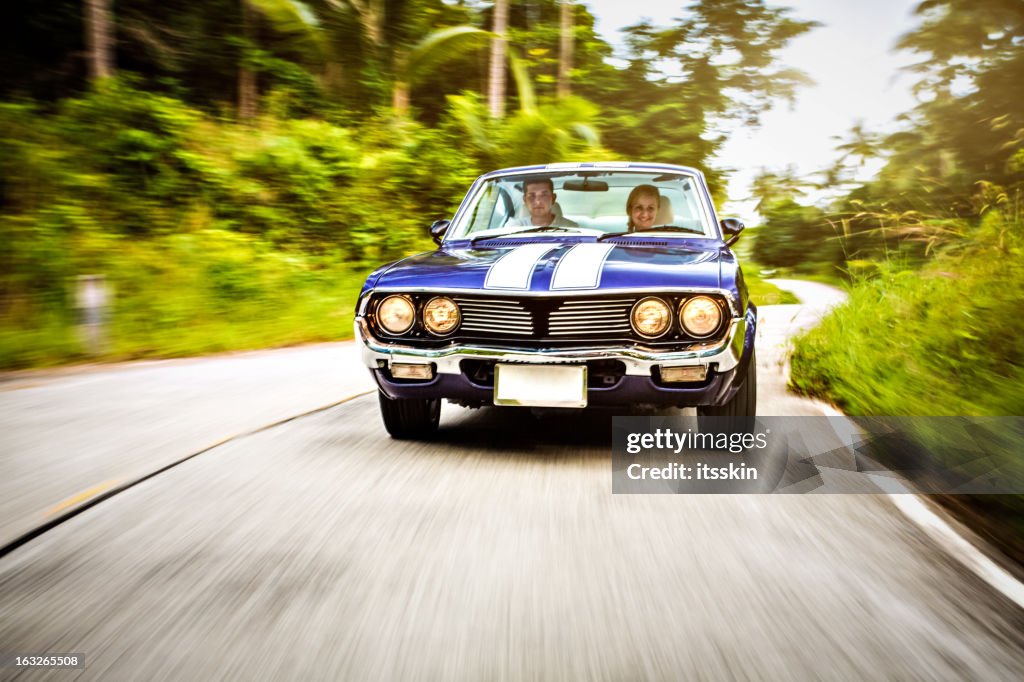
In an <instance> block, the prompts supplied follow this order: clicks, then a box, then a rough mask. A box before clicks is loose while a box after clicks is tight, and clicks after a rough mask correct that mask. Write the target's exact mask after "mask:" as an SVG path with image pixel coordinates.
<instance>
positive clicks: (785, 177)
mask: <svg viewBox="0 0 1024 682" xmlns="http://www.w3.org/2000/svg"><path fill="white" fill-rule="evenodd" d="M805 186H806V183H805V182H804V181H803V180H801V179H800V178H799V177H798V176H797V173H796V167H795V166H787V167H786V169H785V170H783V171H778V172H773V171H770V170H768V169H767V168H762V169H761V172H760V173H758V174H757V175H755V176H754V180H753V182H752V183H751V185H750V198H751V199H757V200H758V201H757V206H756V207H755V208H756V210H757V212H758V213H760V214H761V215H765V212H766V211H767V210H768V209H769V208H771V206H772V205H774V204H777V203H779V202H781V201H794V200H795V199H796V198H797V197H798V196H800V195H802V194H804V187H805Z"/></svg>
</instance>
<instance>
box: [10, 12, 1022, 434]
mask: <svg viewBox="0 0 1024 682" xmlns="http://www.w3.org/2000/svg"><path fill="white" fill-rule="evenodd" d="M844 4H845V3H838V2H826V1H825V0H821V1H820V2H810V1H809V0H801V2H799V3H798V9H793V8H787V7H784V6H781V5H779V6H776V5H768V4H766V3H765V2H762V1H761V0H749V1H746V0H714V1H711V0H708V1H704V0H701V1H698V2H694V3H691V4H686V5H683V4H674V3H651V4H650V5H649V6H646V7H645V6H644V5H643V4H641V5H640V6H631V9H630V12H631V14H630V15H627V16H628V17H632V19H631V20H632V21H633V22H634V23H633V24H632V25H629V26H624V27H623V26H621V25H619V24H621V22H622V21H623V19H622V17H623V15H622V14H621V12H622V10H621V8H618V9H613V8H612V6H611V5H609V4H608V3H603V2H594V3H586V2H556V1H555V0H530V1H529V2H518V1H512V0H501V1H500V2H497V3H482V2H475V1H464V2H463V1H458V2H451V1H442V0H311V1H309V2H298V1H296V0H213V1H211V2H203V3H189V2H167V1H166V0H165V1H162V2H153V1H151V0H122V1H120V2H116V3H115V2H112V0H55V1H54V2H47V3H9V4H8V5H7V6H6V7H5V9H4V13H5V19H4V21H3V22H2V28H0V30H2V31H3V33H4V35H3V39H2V40H0V100H2V103H0V368H4V369H11V368H25V367H36V366H43V365H52V364H61V363H68V362H78V361H81V360H84V359H97V358H98V359H104V360H112V359H130V358H140V357H169V356H182V355H190V354H198V353H206V352H212V351H220V350H229V349H241V348H260V347H269V346H279V345H289V344H295V343H300V342H308V341H318V340H334V339H339V338H345V337H347V336H349V335H350V333H351V332H350V326H351V315H352V304H353V301H354V297H355V294H356V291H357V288H358V285H359V283H360V281H361V279H362V277H363V276H364V275H365V274H366V272H368V271H369V270H371V269H373V268H374V267H375V266H377V265H379V264H380V263H382V262H385V261H387V260H390V259H394V258H397V257H399V256H402V255H404V254H406V253H410V252H413V251H416V250H422V249H426V248H430V247H431V244H430V242H429V240H428V239H427V236H426V234H427V233H426V226H427V225H429V224H430V222H431V221H433V220H434V219H436V218H440V217H445V216H450V215H451V214H452V212H453V211H454V209H455V207H456V206H457V205H458V202H459V200H460V199H461V197H462V195H463V193H464V192H465V190H466V188H467V187H468V185H469V183H470V182H471V181H472V179H473V178H474V177H475V176H476V175H478V174H479V173H481V172H484V171H487V170H491V169H493V168H497V167H502V166H509V165H515V164H526V163H546V162H554V161H571V160H579V159H637V160H649V161H663V162H670V163H682V164H687V165H691V166H695V167H698V168H700V169H701V170H703V171H704V173H705V174H706V175H707V177H708V179H709V181H710V183H711V186H712V188H713V191H714V193H715V196H716V200H717V201H718V202H719V204H720V205H721V204H723V203H725V202H726V201H727V200H731V201H732V203H731V204H730V206H733V207H738V208H739V210H740V211H741V212H742V213H743V217H744V218H745V219H746V220H747V222H748V224H750V225H751V226H752V227H754V229H752V230H750V232H748V235H747V236H745V238H744V239H743V240H741V242H740V244H741V248H742V250H744V251H745V252H746V253H745V254H744V255H746V256H747V258H748V259H751V260H750V265H748V267H747V268H746V273H747V275H748V276H749V277H750V278H751V280H752V281H753V284H754V286H755V291H756V293H757V295H758V297H762V298H759V299H758V300H760V301H761V302H779V301H784V300H786V299H784V298H782V296H783V294H781V292H778V291H777V290H773V289H772V288H771V287H770V286H769V285H762V284H761V283H760V282H759V281H758V278H757V273H758V271H759V270H761V269H765V270H768V271H769V272H781V273H783V274H792V273H795V274H797V275H800V276H804V277H809V278H816V279H819V280H822V281H826V282H830V283H834V284H843V285H846V286H848V287H849V288H850V299H849V303H848V304H847V305H846V306H844V307H842V308H840V309H838V310H837V311H836V312H835V313H833V315H832V316H831V317H829V318H827V319H826V320H825V323H824V325H823V326H822V327H821V328H820V329H819V330H817V331H815V332H812V333H811V334H810V335H809V336H806V337H804V338H802V339H801V340H799V341H798V342H797V344H796V345H797V347H796V355H795V357H794V360H793V370H794V377H793V382H794V384H795V386H797V387H798V388H799V389H801V390H803V391H806V392H810V393H813V394H816V395H820V396H823V397H826V398H828V399H831V400H833V401H834V402H836V403H838V404H839V405H840V406H842V407H844V408H846V409H847V410H848V411H851V412H852V413H858V414H859V413H865V414H871V413H876V414H877V413H880V414H1021V413H1022V412H1024V409H1022V408H1024V381H1021V379H1024V376H1022V372H1021V363H1022V349H1021V342H1020V339H1021V337H1022V333H1024V316H1021V315H1019V314H1017V312H1018V311H1019V310H1020V309H1021V306H1020V304H1021V297H1020V294H1019V291H1020V281H1021V276H1022V272H1024V271H1022V267H1024V266H1022V256H1021V250H1020V229H1021V186H1022V182H1024V111H1022V105H1021V99H1020V97H1019V84H1020V83H1021V82H1024V4H1022V3H1021V2H1020V1H1019V0H971V1H968V0H928V1H926V2H923V3H921V4H919V5H917V6H916V7H913V6H911V5H905V4H903V5H895V6H894V7H898V8H900V9H889V10H884V9H883V8H882V7H881V6H877V7H876V6H875V4H873V3H868V4H865V5H863V6H859V7H860V8H861V11H862V14H861V15H860V16H859V17H858V16H857V15H852V16H851V10H850V9H849V8H848V7H847V8H846V9H845V10H844V9H842V8H843V5H844ZM603 7H605V8H606V11H607V12H608V15H609V17H610V18H606V19H604V20H603V21H602V22H600V23H603V28H602V32H601V33H599V32H597V31H596V29H595V25H596V24H597V23H599V22H598V21H597V20H598V16H595V14H597V15H600V12H601V11H602V8H603ZM648 7H649V10H650V11H649V12H647V11H646V9H647V8H648ZM886 7H890V5H888V4H887V5H886ZM912 9H913V10H914V11H913V12H911V11H910V10H912ZM876 13H877V16H876ZM645 14H650V15H652V16H653V17H654V18H652V19H650V20H648V19H642V18H638V17H643V16H644V15H645ZM617 17H618V18H617ZM895 18H898V19H899V21H894V19H895ZM830 20H831V21H836V22H845V23H843V24H842V25H826V22H827V21H830ZM616 29H621V30H618V31H617V30H616ZM816 34H823V35H831V36H846V38H845V39H840V38H834V39H833V40H832V44H833V45H834V46H835V49H834V50H832V51H827V52H826V51H822V50H821V49H820V48H817V49H815V48H814V46H815V45H816V43H814V42H813V41H811V42H807V41H810V40H811V39H812V38H813V37H814V36H815V35H816ZM878 35H886V36H891V38H890V39H888V42H889V44H888V45H887V46H885V48H887V49H890V50H891V51H892V52H891V53H890V54H889V55H884V54H881V52H880V51H884V50H883V48H881V47H880V46H879V38H878ZM858 36H862V37H863V38H862V40H861V42H862V43H863V44H859V43H858ZM801 41H804V42H802V43H801ZM801 46H802V47H801ZM796 48H799V49H796ZM858 48H862V49H860V51H858ZM794 60H795V61H794ZM823 64H831V65H832V66H831V67H829V68H825V69H823V67H822V65H823ZM897 64H903V65H904V67H905V68H904V70H903V71H895V70H894V71H893V72H892V73H885V72H884V68H885V66H886V65H891V66H892V68H894V69H895V68H896V67H895V65H897ZM879 71H883V72H882V73H877V72H879ZM808 72H813V73H815V75H816V76H817V77H818V78H819V79H822V78H832V80H830V81H829V82H819V83H817V84H815V83H813V82H812V81H811V79H810V78H809V77H808V76H807V73H808ZM864 72H871V73H875V79H876V81H875V82H882V81H886V82H889V83H898V84H900V85H899V87H895V88H894V89H891V90H890V91H889V92H888V93H886V92H884V91H881V92H879V93H878V95H877V97H875V98H874V99H872V98H871V97H870V96H869V93H867V92H866V91H865V87H864V84H863V82H861V81H858V80H857V79H856V78H855V77H854V76H852V75H851V74H856V73H864ZM830 74H832V76H830ZM843 74H846V75H843ZM844 85H846V86H847V92H848V99H847V100H846V101H844V100H843V99H842V97H843V95H842V93H843V92H844V90H843V88H844ZM815 93H818V94H817V95H816V94H815ZM822 93H825V94H824V96H823V95H822ZM869 100H870V101H869ZM878 101H886V102H888V103H889V105H890V107H891V106H892V105H893V104H894V103H907V108H906V110H904V111H902V112H894V114H895V113H898V116H895V117H894V118H893V120H891V121H889V122H888V123H886V124H885V125H881V124H879V125H880V129H882V128H884V129H885V133H884V134H883V133H882V132H879V131H877V130H874V129H872V128H871V127H870V125H869V124H868V123H865V122H855V123H854V124H853V125H852V129H850V130H847V131H846V132H842V131H837V134H836V136H835V139H833V140H832V141H831V142H832V145H833V146H834V149H822V148H821V145H820V143H819V142H815V141H820V140H821V138H822V135H823V134H824V131H827V130H829V128H828V126H827V125H824V124H823V121H828V120H829V119H831V118H835V119H837V121H838V122H839V123H840V124H842V125H844V126H845V125H847V121H848V120H849V119H851V118H853V119H854V120H856V119H855V117H856V115H857V112H866V113H865V116H866V117H867V120H869V121H872V122H875V121H877V119H878V116H879V112H880V111H881V112H884V111H885V107H881V108H880V107H879V105H878ZM824 102H827V105H823V103H824ZM793 103H796V108H793V109H787V107H789V106H791V105H792V104H793ZM815 103H816V104H815ZM812 105H813V106H812ZM809 106H810V108H808V107H809ZM815 107H816V108H815ZM842 111H848V112H849V113H850V116H847V117H843V116H841V115H840V114H839V112H842ZM801 112H810V113H801ZM769 115H770V116H773V117H776V118H775V120H776V121H778V120H783V119H784V120H787V121H788V125H789V130H792V129H793V128H794V126H795V127H796V129H800V128H801V127H803V128H805V129H806V130H807V131H808V133H807V138H806V141H805V143H804V144H800V141H799V140H792V138H787V139H790V140H791V141H790V142H789V143H788V146H789V147H790V148H791V149H793V150H794V152H793V154H792V156H787V155H785V154H782V153H775V154H772V155H771V156H768V157H760V158H753V159H752V158H750V157H749V155H748V154H745V153H744V152H743V147H744V145H743V144H737V140H739V141H741V142H742V140H751V144H752V145H754V146H757V145H755V144H754V142H753V140H755V139H757V138H756V136H754V135H755V133H754V131H757V130H758V126H759V125H760V124H761V122H762V121H763V120H765V117H766V116H769ZM780 116H782V117H783V119H779V118H778V117H780ZM787 116H788V117H789V118H786V117H787ZM794 117H795V118H794ZM834 124H835V123H834V122H833V125H834ZM775 125H779V124H778V123H776V124H775ZM772 130H775V129H770V130H769V131H766V132H765V133H764V134H767V135H771V134H772ZM762 137H763V136H762ZM782 137H785V136H782ZM801 147H813V148H814V149H815V150H816V153H817V154H818V156H819V157H820V158H823V159H824V161H822V163H821V166H820V167H819V168H813V169H812V168H808V163H809V162H808V158H816V157H815V156H814V155H811V156H808V154H807V153H806V150H804V149H799V148H801ZM723 149H725V150H727V152H728V153H725V154H723V153H722V150H723ZM730 176H733V177H739V178H741V179H743V180H742V182H733V183H732V184H730V183H729V178H730ZM730 192H731V196H729V195H730ZM755 262H756V264H755ZM840 332H841V333H840Z"/></svg>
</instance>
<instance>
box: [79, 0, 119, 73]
mask: <svg viewBox="0 0 1024 682" xmlns="http://www.w3.org/2000/svg"><path fill="white" fill-rule="evenodd" d="M110 2H111V0H85V44H86V46H87V47H88V55H89V80H92V81H97V80H100V79H102V78H108V77H110V76H112V75H114V40H113V33H114V24H113V19H112V18H111V12H110Z"/></svg>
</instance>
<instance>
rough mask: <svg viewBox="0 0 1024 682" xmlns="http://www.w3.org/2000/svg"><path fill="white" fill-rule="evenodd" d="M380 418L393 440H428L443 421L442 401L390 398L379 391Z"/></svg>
mask: <svg viewBox="0 0 1024 682" xmlns="http://www.w3.org/2000/svg"><path fill="white" fill-rule="evenodd" d="M377 397H378V398H379V399H380V416H381V417H382V418H383V419H384V428H385V429H387V430H388V433H390V434H391V437H392V438H397V439H398V440H409V439H416V438H426V437H428V436H430V435H431V434H432V433H434V432H435V431H437V425H438V423H439V422H440V421H441V400H440V399H435V400H430V399H422V400H419V399H416V398H389V397H387V396H386V395H384V393H383V391H379V390H378V391H377Z"/></svg>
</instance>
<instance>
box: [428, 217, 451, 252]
mask: <svg viewBox="0 0 1024 682" xmlns="http://www.w3.org/2000/svg"><path fill="white" fill-rule="evenodd" d="M451 224H452V221H450V220H448V219H447V218H445V219H442V220H435V221H434V223H433V224H432V225H431V226H430V236H431V237H432V238H433V239H434V243H435V244H437V245H438V246H441V241H442V240H443V239H444V233H445V232H447V231H448V226H449V225H451Z"/></svg>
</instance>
